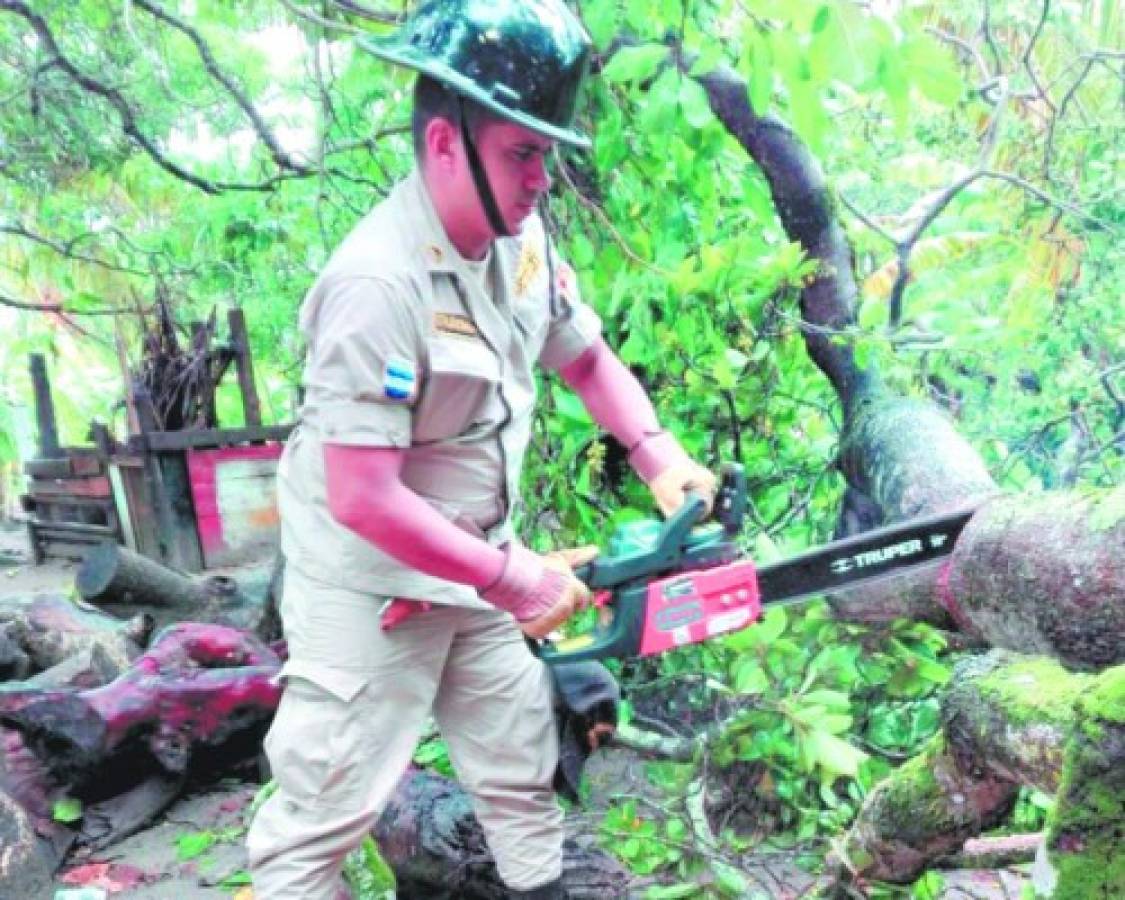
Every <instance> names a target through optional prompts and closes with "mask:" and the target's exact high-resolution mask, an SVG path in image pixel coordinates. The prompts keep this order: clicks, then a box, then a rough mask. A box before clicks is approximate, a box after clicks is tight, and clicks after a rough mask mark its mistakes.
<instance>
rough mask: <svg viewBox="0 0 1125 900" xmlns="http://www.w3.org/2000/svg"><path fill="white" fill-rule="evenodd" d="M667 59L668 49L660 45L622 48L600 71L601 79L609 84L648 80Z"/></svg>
mask: <svg viewBox="0 0 1125 900" xmlns="http://www.w3.org/2000/svg"><path fill="white" fill-rule="evenodd" d="M667 58H668V48H667V47H665V46H663V45H662V44H641V45H640V46H637V47H624V48H622V49H621V50H618V51H617V52H616V53H615V54H613V59H611V60H610V61H609V63H608V65H606V67H605V68H604V69H602V78H604V79H605V80H606V81H608V82H610V83H611V84H620V83H623V82H627V81H640V80H643V79H646V78H650V77H652V76H653V75H654V74H655V73H656V70H657V68H658V67H659V66H660V64H661V63H662V62H663V61H664V60H666V59H667Z"/></svg>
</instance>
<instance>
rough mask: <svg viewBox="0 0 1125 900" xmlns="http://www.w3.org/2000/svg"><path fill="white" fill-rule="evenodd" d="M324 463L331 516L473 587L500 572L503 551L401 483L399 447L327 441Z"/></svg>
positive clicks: (399, 555)
mask: <svg viewBox="0 0 1125 900" xmlns="http://www.w3.org/2000/svg"><path fill="white" fill-rule="evenodd" d="M324 466H325V478H326V482H327V492H328V507H329V510H330V512H331V513H332V515H333V517H334V518H335V519H336V520H337V521H339V522H340V523H341V524H343V525H345V526H347V527H348V528H350V529H351V530H352V531H354V532H356V533H357V534H358V535H360V536H361V537H363V538H364V539H366V540H368V541H370V542H371V543H372V544H374V545H375V546H376V547H378V548H379V549H380V550H382V551H383V552H384V553H387V554H388V555H390V556H393V557H394V558H395V559H397V560H398V561H399V562H401V563H404V564H405V565H408V566H410V567H411V568H413V569H417V570H418V571H419V572H424V573H425V574H427V575H433V576H435V577H437V578H443V579H445V580H447V581H456V582H459V583H461V584H467V585H470V586H472V587H475V588H478V589H480V588H485V587H487V586H489V585H490V584H493V583H494V582H495V581H497V579H499V578H500V575H501V573H502V572H503V570H504V565H505V561H506V555H505V553H504V551H503V550H500V549H498V548H496V547H493V546H491V545H490V544H489V543H488V542H487V541H485V540H483V539H481V538H478V537H476V536H474V535H472V534H469V533H468V532H467V531H464V530H463V529H461V528H459V527H458V526H457V525H455V524H454V523H453V522H451V521H449V520H448V519H447V518H445V517H444V516H443V515H441V513H439V512H438V511H437V510H436V509H434V508H433V507H432V506H430V504H429V503H427V502H426V501H425V500H423V499H422V498H421V497H420V496H419V495H418V494H416V493H415V492H414V491H412V490H411V489H410V488H408V487H407V486H406V485H404V484H403V483H402V481H401V479H400V478H399V474H400V472H401V469H402V451H400V450H395V449H393V448H386V449H383V448H371V447H352V446H346V445H342V444H326V445H325V447H324Z"/></svg>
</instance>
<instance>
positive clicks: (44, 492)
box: [28, 475, 110, 499]
mask: <svg viewBox="0 0 1125 900" xmlns="http://www.w3.org/2000/svg"><path fill="white" fill-rule="evenodd" d="M28 493H29V494H30V495H31V496H32V497H34V498H36V499H38V498H40V497H44V498H46V497H107V498H108V497H109V496H110V489H109V479H108V478H107V477H106V476H105V475H95V476H92V477H85V478H52V479H50V480H46V479H36V480H34V481H32V482H31V484H30V485H28Z"/></svg>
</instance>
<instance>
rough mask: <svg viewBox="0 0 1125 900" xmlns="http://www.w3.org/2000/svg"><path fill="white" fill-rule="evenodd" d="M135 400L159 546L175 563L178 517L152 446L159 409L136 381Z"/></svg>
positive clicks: (165, 558) (162, 554) (164, 558)
mask: <svg viewBox="0 0 1125 900" xmlns="http://www.w3.org/2000/svg"><path fill="white" fill-rule="evenodd" d="M133 403H134V406H135V408H136V411H137V422H138V424H139V425H140V428H141V435H142V437H143V438H145V441H144V458H145V481H146V482H147V483H148V489H149V496H150V497H152V505H153V507H154V509H155V511H156V526H157V530H158V531H159V532H160V539H159V542H158V543H159V546H160V557H161V561H162V562H164V563H165V564H168V565H174V564H175V550H174V548H175V540H176V517H175V515H174V514H173V512H172V504H171V501H170V500H169V498H168V491H167V489H166V488H165V486H164V475H163V473H162V472H161V470H160V460H159V459H158V458H157V456H156V454H155V453H154V452H153V451H152V449H151V448H150V447H149V446H148V440H147V438H148V435H149V434H150V433H151V432H153V431H156V430H157V424H156V410H155V409H153V406H152V395H151V394H149V392H148V388H146V387H144V386H143V385H141V384H139V383H136V384H135V385H134V388H133Z"/></svg>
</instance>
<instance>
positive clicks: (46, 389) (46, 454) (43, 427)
mask: <svg viewBox="0 0 1125 900" xmlns="http://www.w3.org/2000/svg"><path fill="white" fill-rule="evenodd" d="M28 360H29V362H30V363H31V385H32V389H33V390H34V392H35V420H36V424H37V426H38V429H39V456H40V457H41V458H43V459H56V458H58V457H61V456H62V455H63V451H62V448H61V447H60V446H59V428H58V425H57V424H56V420H55V403H54V400H52V399H51V381H50V379H49V378H48V377H47V360H46V358H45V357H44V356H43V354H42V353H31V354H29V355H28Z"/></svg>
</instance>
